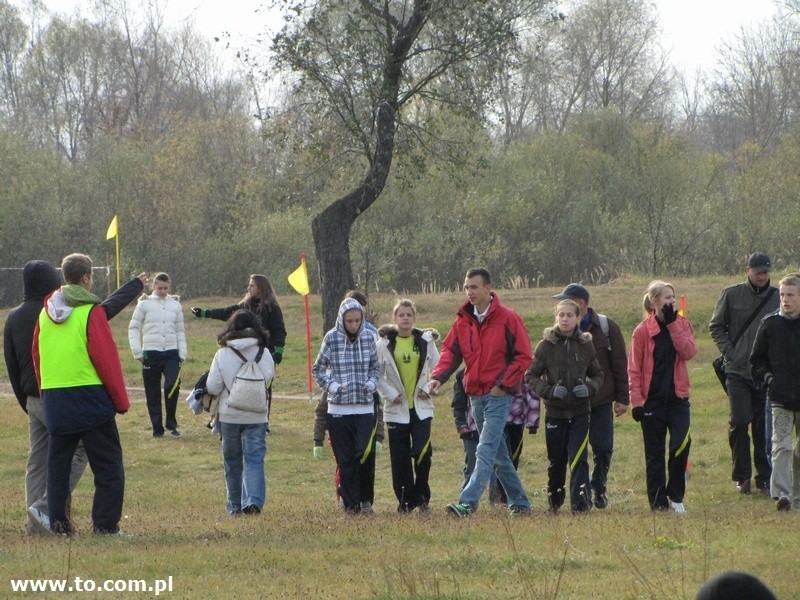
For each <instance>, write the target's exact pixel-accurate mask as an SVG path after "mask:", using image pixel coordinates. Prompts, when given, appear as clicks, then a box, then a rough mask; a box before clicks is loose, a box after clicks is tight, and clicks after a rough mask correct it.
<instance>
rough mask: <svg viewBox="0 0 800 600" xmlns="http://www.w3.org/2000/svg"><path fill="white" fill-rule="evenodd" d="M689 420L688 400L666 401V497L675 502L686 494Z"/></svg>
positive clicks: (689, 445) (689, 437)
mask: <svg viewBox="0 0 800 600" xmlns="http://www.w3.org/2000/svg"><path fill="white" fill-rule="evenodd" d="M690 421H691V419H690V407H689V401H688V400H673V401H672V402H668V403H667V427H668V429H669V460H668V461H667V471H668V473H669V478H668V480H667V497H668V498H669V499H670V500H672V501H673V502H676V503H682V502H683V497H684V495H685V494H686V463H687V462H688V460H689V449H690V448H691V446H692V437H691V436H690V435H689V429H690ZM748 454H749V453H748Z"/></svg>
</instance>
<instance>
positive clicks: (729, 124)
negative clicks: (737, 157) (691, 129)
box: [706, 20, 800, 150]
mask: <svg viewBox="0 0 800 600" xmlns="http://www.w3.org/2000/svg"><path fill="white" fill-rule="evenodd" d="M799 42H800V38H798V34H797V32H796V31H794V29H793V27H792V25H791V22H790V21H784V20H775V21H772V22H769V23H765V24H762V25H759V26H757V27H755V28H753V29H745V28H742V29H741V30H740V32H739V34H738V35H736V36H734V37H733V38H732V39H729V40H727V41H725V42H723V44H722V46H721V48H720V53H719V58H718V60H717V64H716V67H715V68H714V70H713V73H712V74H711V80H710V83H709V93H710V106H709V109H708V111H707V115H706V121H707V122H708V127H709V129H710V132H711V137H712V139H713V140H714V142H715V144H716V146H717V147H718V148H720V149H724V150H732V149H735V148H736V147H737V146H739V145H740V144H741V143H742V142H744V141H746V140H752V141H754V142H755V143H756V144H758V146H759V147H760V148H766V147H768V146H770V145H773V144H774V143H776V142H777V140H778V137H779V136H780V134H781V133H783V132H785V131H786V130H787V128H788V127H789V126H790V125H791V124H792V123H793V122H794V120H795V119H796V114H797V108H798V105H797V98H796V95H797V91H798V85H797V78H798V75H800V71H799V70H798V67H800V65H799V64H798V57H799V56H800V55H799V54H798V52H799V51H800V43H799Z"/></svg>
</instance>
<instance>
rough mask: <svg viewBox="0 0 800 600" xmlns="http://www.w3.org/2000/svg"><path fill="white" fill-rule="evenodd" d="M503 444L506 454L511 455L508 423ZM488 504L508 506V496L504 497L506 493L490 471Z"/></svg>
mask: <svg viewBox="0 0 800 600" xmlns="http://www.w3.org/2000/svg"><path fill="white" fill-rule="evenodd" d="M503 443H504V444H505V445H506V448H508V454H509V455H511V443H510V442H509V440H508V423H506V426H505V429H503ZM489 504H490V505H491V506H495V505H496V504H502V505H503V506H507V505H508V496H506V492H505V490H504V489H503V486H502V485H500V481H499V480H498V479H497V473H495V472H494V470H492V474H491V475H490V476H489Z"/></svg>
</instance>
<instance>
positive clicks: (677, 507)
mask: <svg viewBox="0 0 800 600" xmlns="http://www.w3.org/2000/svg"><path fill="white" fill-rule="evenodd" d="M669 507H670V508H671V509H672V510H674V511H675V513H676V514H679V515H682V514H685V513H686V508H685V507H684V506H683V502H673V501H672V500H670V501H669Z"/></svg>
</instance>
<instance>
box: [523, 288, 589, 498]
mask: <svg viewBox="0 0 800 600" xmlns="http://www.w3.org/2000/svg"><path fill="white" fill-rule="evenodd" d="M580 312H581V311H580V307H579V306H578V305H577V303H575V302H574V301H573V300H562V301H561V302H559V303H558V304H557V305H556V310H555V315H556V322H555V326H554V327H548V328H547V329H545V330H544V339H542V341H541V342H539V344H538V345H537V346H536V350H535V351H534V353H533V364H531V366H530V367H529V368H528V371H527V372H526V373H525V381H526V383H527V384H528V386H529V387H530V388H532V389H533V390H535V391H536V393H537V394H539V397H540V398H542V399H544V404H545V407H546V410H547V412H546V418H545V442H546V443H547V459H548V461H549V465H548V467H547V498H548V503H549V506H550V512H557V511H558V509H559V508H560V507H561V505H562V504H563V503H564V498H565V496H566V494H565V491H564V485H565V483H566V471H567V465H569V469H570V506H571V508H572V512H574V513H583V512H587V511H588V510H589V509H590V508H591V507H592V493H591V486H590V482H589V458H588V449H587V445H588V442H589V414H590V413H591V410H592V407H591V404H590V396H591V395H593V394H595V393H596V392H597V390H598V389H599V388H600V386H601V385H602V384H603V371H602V369H601V368H600V365H599V364H598V363H597V358H596V357H595V350H594V344H592V336H591V335H590V334H588V333H583V332H581V330H580V328H579V327H578V323H579V322H580V318H581V317H580Z"/></svg>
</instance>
